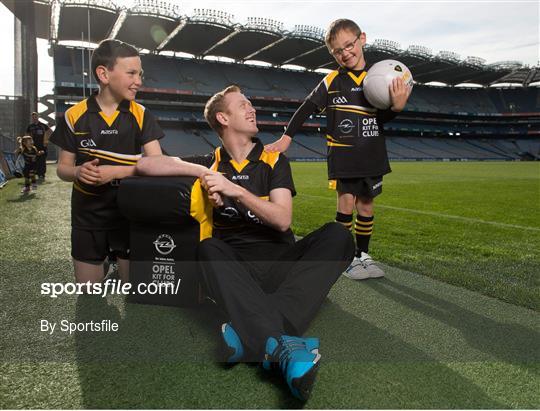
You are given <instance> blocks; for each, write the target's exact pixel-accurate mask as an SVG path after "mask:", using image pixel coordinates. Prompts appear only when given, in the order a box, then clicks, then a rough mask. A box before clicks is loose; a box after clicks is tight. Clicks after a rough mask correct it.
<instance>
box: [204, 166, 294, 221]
mask: <svg viewBox="0 0 540 411" xmlns="http://www.w3.org/2000/svg"><path fill="white" fill-rule="evenodd" d="M201 181H202V184H203V186H204V187H205V188H206V189H207V191H208V193H209V194H210V195H212V194H214V193H218V194H220V195H221V196H226V197H230V198H233V199H234V200H236V201H238V202H239V203H240V204H242V205H243V206H245V207H246V208H248V209H249V210H251V211H252V212H253V214H255V215H256V216H257V217H259V218H260V219H261V220H262V221H263V222H264V223H265V224H266V225H268V226H270V227H273V228H275V229H276V230H278V231H287V230H288V229H289V228H290V226H291V222H292V194H291V191H290V190H289V189H288V188H275V189H273V190H271V191H270V196H269V200H268V201H266V200H263V199H261V198H259V197H257V196H256V195H254V194H252V193H250V192H249V191H248V190H246V189H245V188H244V187H241V186H239V185H237V184H234V183H233V182H231V181H229V180H227V178H225V177H224V176H223V175H222V174H220V173H218V172H215V171H208V172H206V173H205V174H204V175H203V176H202V177H201Z"/></svg>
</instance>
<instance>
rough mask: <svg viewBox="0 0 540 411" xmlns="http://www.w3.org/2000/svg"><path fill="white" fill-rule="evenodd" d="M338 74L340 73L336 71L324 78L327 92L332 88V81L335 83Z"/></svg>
mask: <svg viewBox="0 0 540 411" xmlns="http://www.w3.org/2000/svg"><path fill="white" fill-rule="evenodd" d="M338 74H339V71H337V70H334V71H331V72H330V73H328V74H327V75H326V77H325V78H324V85H325V86H326V89H327V90H328V89H329V88H330V84H332V81H334V79H335V78H336V77H337V75H338Z"/></svg>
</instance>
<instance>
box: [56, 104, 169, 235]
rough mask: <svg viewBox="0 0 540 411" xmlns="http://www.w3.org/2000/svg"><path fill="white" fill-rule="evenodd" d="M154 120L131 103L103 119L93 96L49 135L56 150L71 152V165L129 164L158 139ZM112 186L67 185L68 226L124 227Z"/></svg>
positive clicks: (158, 128) (67, 112)
mask: <svg viewBox="0 0 540 411" xmlns="http://www.w3.org/2000/svg"><path fill="white" fill-rule="evenodd" d="M163 135H164V134H163V131H162V130H161V128H160V127H159V125H158V124H157V122H156V120H155V118H154V116H152V114H151V113H150V112H149V111H148V110H146V109H145V107H144V106H142V105H141V104H138V103H136V102H135V101H128V100H124V101H122V102H121V103H120V104H119V106H118V109H117V110H116V111H115V112H114V114H112V115H111V116H110V117H107V116H106V115H105V114H104V113H103V112H102V111H101V108H100V107H99V105H98V103H97V101H96V99H95V95H92V96H91V97H89V98H88V99H86V100H83V101H81V102H79V103H77V104H75V105H74V106H72V107H70V108H69V109H68V110H66V112H65V113H64V117H63V119H61V120H59V122H58V125H57V127H56V129H55V131H54V133H53V135H52V136H51V142H52V143H54V144H56V145H57V146H59V147H60V148H62V150H66V151H69V152H70V153H75V155H76V157H75V165H77V166H79V165H81V164H83V163H85V162H87V161H91V160H93V159H96V158H97V159H99V165H112V166H122V165H130V166H134V165H135V164H137V161H138V160H139V158H141V156H142V147H143V146H144V145H145V144H146V143H148V142H150V141H152V140H157V139H160V138H162V137H163ZM116 194H117V186H115V185H114V183H113V184H104V185H101V186H90V185H86V184H84V183H82V182H80V181H75V182H74V183H73V191H72V196H71V223H72V226H73V227H76V228H80V229H89V230H108V229H114V228H117V227H118V226H121V225H122V224H124V223H125V220H124V219H123V217H122V216H121V214H120V213H119V211H118V206H117V204H116Z"/></svg>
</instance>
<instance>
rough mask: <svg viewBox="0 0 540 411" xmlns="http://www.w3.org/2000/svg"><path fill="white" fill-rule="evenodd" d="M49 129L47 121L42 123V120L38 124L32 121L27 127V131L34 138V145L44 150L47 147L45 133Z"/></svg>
mask: <svg viewBox="0 0 540 411" xmlns="http://www.w3.org/2000/svg"><path fill="white" fill-rule="evenodd" d="M47 130H49V126H48V125H47V124H45V123H42V122H41V121H38V123H37V124H35V123H32V124H30V125H29V126H28V127H27V128H26V132H27V133H28V134H29V135H30V136H32V139H33V140H34V145H35V146H36V147H37V148H38V149H39V150H42V149H44V148H45V146H44V145H43V142H44V139H45V133H46V132H47Z"/></svg>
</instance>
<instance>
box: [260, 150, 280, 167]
mask: <svg viewBox="0 0 540 411" xmlns="http://www.w3.org/2000/svg"><path fill="white" fill-rule="evenodd" d="M278 159H279V151H274V152H273V153H271V152H269V151H264V150H263V152H262V153H261V156H260V157H259V160H261V161H263V162H265V163H266V164H268V165H269V166H270V167H272V170H273V169H274V166H275V165H276V163H277V161H278Z"/></svg>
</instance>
